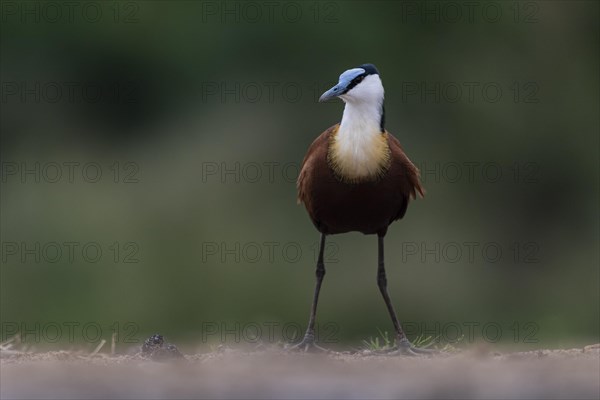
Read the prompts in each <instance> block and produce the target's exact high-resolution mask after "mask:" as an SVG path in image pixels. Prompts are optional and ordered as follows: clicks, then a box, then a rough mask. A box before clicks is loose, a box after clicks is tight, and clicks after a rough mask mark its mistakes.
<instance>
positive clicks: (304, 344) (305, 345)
mask: <svg viewBox="0 0 600 400" xmlns="http://www.w3.org/2000/svg"><path fill="white" fill-rule="evenodd" d="M286 350H288V351H300V352H304V353H329V350H328V349H325V348H323V347H321V346H319V345H317V344H316V343H315V341H314V340H312V339H307V338H304V339H303V340H302V341H301V342H300V343H298V344H295V345H292V346H290V347H288V348H287V349H286Z"/></svg>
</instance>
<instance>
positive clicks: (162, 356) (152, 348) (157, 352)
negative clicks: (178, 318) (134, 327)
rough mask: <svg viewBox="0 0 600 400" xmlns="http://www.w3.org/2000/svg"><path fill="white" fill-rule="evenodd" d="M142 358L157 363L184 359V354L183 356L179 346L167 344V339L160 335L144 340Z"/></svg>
mask: <svg viewBox="0 0 600 400" xmlns="http://www.w3.org/2000/svg"><path fill="white" fill-rule="evenodd" d="M142 356H144V357H147V358H150V359H152V360H155V361H164V360H168V359H171V358H183V354H181V352H180V351H179V349H178V348H177V346H175V345H174V344H172V343H165V339H164V338H163V336H162V335H159V334H155V335H152V336H150V337H149V338H148V339H146V340H144V344H143V345H142Z"/></svg>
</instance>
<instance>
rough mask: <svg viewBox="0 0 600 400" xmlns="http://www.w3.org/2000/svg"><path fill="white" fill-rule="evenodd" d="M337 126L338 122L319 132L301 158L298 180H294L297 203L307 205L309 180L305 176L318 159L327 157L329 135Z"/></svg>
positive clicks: (317, 162) (308, 174) (309, 172)
mask: <svg viewBox="0 0 600 400" xmlns="http://www.w3.org/2000/svg"><path fill="white" fill-rule="evenodd" d="M339 126H340V124H335V125H333V126H332V127H330V128H329V129H327V130H326V131H325V132H323V133H321V134H320V135H319V137H317V138H316V139H315V140H314V141H313V142H312V144H311V145H310V147H309V148H308V151H307V152H306V155H305V156H304V160H302V166H301V167H300V174H299V175H298V181H297V182H296V188H297V189H298V204H300V203H304V204H305V205H307V201H309V198H308V197H307V193H308V192H309V191H310V188H309V187H308V186H309V185H310V182H309V180H308V179H307V177H308V176H310V175H311V172H312V171H313V169H314V168H317V164H319V161H322V160H326V159H327V149H328V147H329V137H330V135H332V134H335V132H337V130H338V128H339Z"/></svg>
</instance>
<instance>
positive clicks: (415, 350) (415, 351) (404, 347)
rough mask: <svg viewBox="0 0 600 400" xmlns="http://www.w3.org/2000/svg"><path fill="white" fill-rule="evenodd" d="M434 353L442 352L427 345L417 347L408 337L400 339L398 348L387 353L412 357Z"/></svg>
mask: <svg viewBox="0 0 600 400" xmlns="http://www.w3.org/2000/svg"><path fill="white" fill-rule="evenodd" d="M434 354H440V351H439V350H436V349H429V348H426V347H417V346H415V345H414V344H412V343H411V342H409V341H408V339H406V338H402V339H400V340H398V344H397V346H396V349H395V350H392V351H390V352H388V353H387V355H388V356H412V357H418V356H424V355H429V356H431V355H434Z"/></svg>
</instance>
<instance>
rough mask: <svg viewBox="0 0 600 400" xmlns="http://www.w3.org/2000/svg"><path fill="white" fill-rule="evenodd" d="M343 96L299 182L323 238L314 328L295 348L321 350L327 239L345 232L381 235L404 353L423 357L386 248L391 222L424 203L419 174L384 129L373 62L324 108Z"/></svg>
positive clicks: (381, 270) (345, 80)
mask: <svg viewBox="0 0 600 400" xmlns="http://www.w3.org/2000/svg"><path fill="white" fill-rule="evenodd" d="M334 97H339V98H341V99H342V100H343V101H344V103H345V108H344V114H343V116H342V121H341V122H340V123H339V124H335V125H333V126H332V127H331V128H329V129H327V130H326V131H325V132H323V133H322V134H321V135H320V136H319V137H318V138H317V139H316V140H315V141H314V142H313V143H312V145H311V146H310V148H309V149H308V152H307V153H306V156H305V157H304V161H303V162H302V168H301V170H300V175H299V177H298V183H297V186H298V202H299V203H304V205H305V207H306V210H307V211H308V214H309V216H310V218H311V220H312V222H313V224H314V225H315V227H316V228H317V230H318V231H319V232H320V233H321V243H320V249H319V257H318V261H317V271H316V276H317V283H316V288H315V293H314V298H313V304H312V308H311V313H310V319H309V322H308V328H307V330H306V334H305V336H304V339H303V340H302V342H300V343H299V344H298V345H296V346H294V347H295V348H297V349H304V350H308V349H309V348H315V347H316V348H318V346H317V345H316V344H315V315H316V311H317V302H318V300H319V291H320V290H321V283H322V282H323V277H324V276H325V265H324V263H323V252H324V247H325V238H326V237H327V235H335V234H339V233H345V232H356V231H357V232H362V233H363V234H365V235H373V234H376V235H377V238H378V244H379V246H378V248H379V251H378V255H379V257H378V258H379V263H378V270H377V284H378V286H379V290H380V291H381V294H382V296H383V300H384V301H385V304H386V306H387V309H388V311H389V314H390V316H391V318H392V322H393V324H394V329H395V332H396V343H397V346H398V350H397V351H398V353H402V354H411V355H414V354H415V353H417V352H425V349H419V348H417V347H415V346H413V345H412V344H411V343H410V342H409V340H408V339H407V337H406V335H405V334H404V331H403V330H402V327H401V325H400V322H399V321H398V318H397V317H396V312H395V311H394V307H393V305H392V302H391V300H390V297H389V295H388V292H387V278H386V274H385V267H384V262H383V260H384V257H383V255H384V251H383V242H384V237H385V234H386V233H387V230H388V227H389V226H390V224H391V223H392V222H394V221H396V220H398V219H401V218H402V217H404V214H405V213H406V208H407V206H408V202H409V200H410V199H411V198H413V199H414V198H415V197H416V195H417V193H418V194H419V195H421V197H423V187H422V186H421V183H420V181H419V170H418V169H417V167H415V165H413V163H412V162H411V161H410V160H409V159H408V157H407V156H406V154H404V151H403V150H402V147H401V146H400V142H399V141H398V139H396V138H395V137H394V136H392V135H391V134H390V133H389V132H387V131H386V130H385V127H384V122H385V111H384V107H383V97H384V90H383V85H382V83H381V79H380V77H379V71H378V70H377V68H376V67H375V66H374V65H372V64H364V65H361V66H359V67H357V68H352V69H349V70H347V71H345V72H344V73H343V74H341V75H340V78H339V82H338V84H337V85H335V86H334V87H332V88H331V89H329V90H328V91H326V92H325V93H323V95H322V96H321V98H320V99H319V101H320V102H322V101H326V100H329V99H332V98H334Z"/></svg>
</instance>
